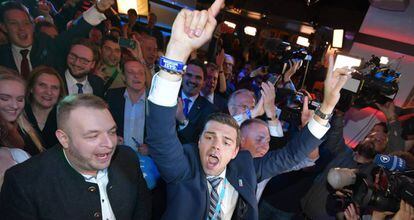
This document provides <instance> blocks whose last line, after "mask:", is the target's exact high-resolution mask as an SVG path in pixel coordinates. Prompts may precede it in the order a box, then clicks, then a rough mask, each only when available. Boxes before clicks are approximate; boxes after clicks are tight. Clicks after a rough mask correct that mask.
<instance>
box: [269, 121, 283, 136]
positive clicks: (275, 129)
mask: <svg viewBox="0 0 414 220" xmlns="http://www.w3.org/2000/svg"><path fill="white" fill-rule="evenodd" d="M268 127H269V132H270V136H272V137H283V128H282V123H280V122H278V123H276V125H270V124H269V126H268Z"/></svg>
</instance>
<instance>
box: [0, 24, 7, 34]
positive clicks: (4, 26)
mask: <svg viewBox="0 0 414 220" xmlns="http://www.w3.org/2000/svg"><path fill="white" fill-rule="evenodd" d="M0 30H1V31H3V32H4V33H6V34H7V33H8V31H7V28H6V25H5V24H4V23H3V22H0Z"/></svg>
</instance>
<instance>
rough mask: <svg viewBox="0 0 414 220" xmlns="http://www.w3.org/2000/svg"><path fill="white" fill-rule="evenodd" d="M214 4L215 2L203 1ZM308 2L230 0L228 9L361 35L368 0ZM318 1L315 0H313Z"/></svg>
mask: <svg viewBox="0 0 414 220" xmlns="http://www.w3.org/2000/svg"><path fill="white" fill-rule="evenodd" d="M199 2H202V3H211V2H213V1H212V0H199ZM306 2H307V1H306V0H227V1H226V5H227V6H230V7H231V6H234V7H236V8H242V9H246V10H249V11H255V12H260V13H263V14H266V15H267V16H268V17H281V18H287V19H291V20H296V21H301V22H307V23H311V24H320V25H322V26H328V27H332V28H343V29H345V30H347V31H352V32H357V31H358V30H359V27H360V26H361V24H362V21H363V19H364V17H365V14H366V12H367V10H368V8H369V1H368V0H319V1H318V2H316V3H314V4H311V5H310V6H308V5H307V3H306ZM310 2H315V0H310Z"/></svg>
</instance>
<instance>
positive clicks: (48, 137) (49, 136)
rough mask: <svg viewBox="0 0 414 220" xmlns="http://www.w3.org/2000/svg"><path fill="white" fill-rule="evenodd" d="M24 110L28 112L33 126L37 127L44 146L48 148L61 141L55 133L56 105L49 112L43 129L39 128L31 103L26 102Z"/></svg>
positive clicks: (28, 117)
mask: <svg viewBox="0 0 414 220" xmlns="http://www.w3.org/2000/svg"><path fill="white" fill-rule="evenodd" d="M24 110H25V112H26V115H27V119H28V120H29V122H30V124H31V125H32V126H33V128H34V129H36V131H37V133H38V134H39V136H40V137H41V139H42V141H43V142H44V145H43V147H45V148H46V149H48V148H51V147H53V146H55V145H56V144H58V143H59V141H58V139H57V138H56V135H55V131H56V130H57V122H56V120H57V119H56V106H55V107H53V109H52V110H51V111H50V112H49V115H48V116H47V119H46V124H45V126H44V128H43V130H41V129H40V128H39V125H38V123H37V120H36V117H35V115H34V114H33V110H32V107H31V105H30V103H27V104H26V106H25V108H24Z"/></svg>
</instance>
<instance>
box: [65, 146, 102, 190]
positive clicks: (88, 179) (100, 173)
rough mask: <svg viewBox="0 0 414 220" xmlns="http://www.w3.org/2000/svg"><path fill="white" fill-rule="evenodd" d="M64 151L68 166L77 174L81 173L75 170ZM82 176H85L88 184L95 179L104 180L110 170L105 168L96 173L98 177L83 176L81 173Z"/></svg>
mask: <svg viewBox="0 0 414 220" xmlns="http://www.w3.org/2000/svg"><path fill="white" fill-rule="evenodd" d="M62 151H63V155H65V159H66V161H67V162H68V164H69V165H70V166H71V167H72V168H73V169H74V170H75V171H76V172H78V173H79V171H77V170H76V169H75V167H73V165H72V163H70V161H69V160H68V157H67V156H66V152H65V150H63V149H62ZM79 174H80V175H82V176H83V178H85V181H87V182H91V181H93V179H94V178H95V179H101V178H104V177H106V176H108V168H105V169H103V170H98V172H97V173H96V176H93V175H87V174H82V173H79Z"/></svg>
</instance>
